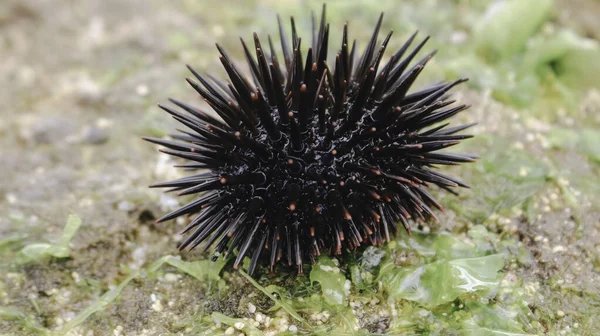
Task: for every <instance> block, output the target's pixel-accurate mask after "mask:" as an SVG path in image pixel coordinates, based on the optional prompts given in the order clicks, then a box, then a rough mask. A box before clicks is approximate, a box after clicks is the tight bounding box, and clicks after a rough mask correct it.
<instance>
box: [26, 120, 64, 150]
mask: <svg viewBox="0 0 600 336" xmlns="http://www.w3.org/2000/svg"><path fill="white" fill-rule="evenodd" d="M73 128H74V127H73V123H72V122H71V121H70V120H68V119H66V118H61V117H56V116H55V117H43V118H39V119H32V120H30V121H28V122H27V125H24V127H23V128H22V129H21V132H20V133H19V134H20V136H21V138H23V139H24V140H25V141H26V142H28V143H31V144H35V145H41V144H53V143H56V142H59V141H61V140H64V139H65V138H66V137H68V136H69V135H71V134H72V133H73Z"/></svg>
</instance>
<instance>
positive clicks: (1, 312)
mask: <svg viewBox="0 0 600 336" xmlns="http://www.w3.org/2000/svg"><path fill="white" fill-rule="evenodd" d="M0 318H1V319H3V320H6V321H19V322H20V323H21V325H23V327H24V328H25V329H27V330H29V331H30V332H33V333H36V334H38V335H49V334H50V331H49V330H48V329H46V328H44V327H42V326H41V325H39V324H38V323H37V322H36V321H34V320H33V319H31V318H29V317H28V316H26V315H25V314H23V313H22V312H21V311H19V310H17V309H15V308H11V307H1V306H0Z"/></svg>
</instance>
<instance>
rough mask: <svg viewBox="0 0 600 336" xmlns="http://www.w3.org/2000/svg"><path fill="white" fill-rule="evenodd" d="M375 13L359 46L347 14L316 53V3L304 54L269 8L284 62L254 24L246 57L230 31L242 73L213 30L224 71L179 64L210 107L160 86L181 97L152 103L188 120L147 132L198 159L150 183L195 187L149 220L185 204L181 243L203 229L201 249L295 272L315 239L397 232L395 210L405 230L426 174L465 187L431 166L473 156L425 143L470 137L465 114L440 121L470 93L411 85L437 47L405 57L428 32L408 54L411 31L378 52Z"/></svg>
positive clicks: (337, 240) (375, 240)
mask: <svg viewBox="0 0 600 336" xmlns="http://www.w3.org/2000/svg"><path fill="white" fill-rule="evenodd" d="M382 18H383V14H382V15H381V16H380V17H379V21H378V22H377V25H376V27H375V31H374V32H373V36H372V37H371V39H370V41H369V43H368V44H367V46H366V48H365V51H364V52H363V54H362V55H361V56H360V57H359V58H357V57H356V54H357V52H356V50H357V47H356V43H355V42H353V43H352V47H351V48H349V44H348V29H347V26H346V25H345V26H344V30H343V38H342V42H341V49H340V50H339V52H338V54H337V55H336V56H335V63H334V64H333V67H330V66H329V64H328V63H327V62H326V60H327V49H328V46H329V24H327V23H326V22H325V8H323V14H322V17H321V21H320V25H319V27H316V25H315V24H314V22H315V20H314V15H313V33H312V45H311V46H310V47H309V48H308V51H307V53H306V55H305V57H303V55H302V51H301V50H302V48H301V46H302V40H301V39H300V38H299V37H298V35H297V32H296V28H295V25H294V19H293V18H292V19H291V25H292V43H291V44H292V46H291V48H290V44H289V42H288V40H287V39H286V37H285V33H284V29H283V27H282V25H281V20H279V32H280V34H281V47H282V49H283V60H284V65H285V66H281V65H280V63H279V61H278V58H277V55H276V53H275V51H274V47H273V43H272V41H271V38H270V37H269V39H268V42H269V48H268V49H269V52H267V50H266V49H265V48H263V46H262V45H261V42H260V40H259V38H258V36H257V35H256V34H254V45H255V51H256V58H254V57H253V56H252V54H251V53H250V50H249V48H248V46H247V45H246V44H245V43H244V41H243V40H242V46H243V48H244V52H245V55H246V59H247V61H248V65H249V68H250V72H251V74H252V79H251V80H250V79H248V78H246V77H245V76H244V75H243V73H242V70H240V68H238V67H237V66H236V65H235V64H234V62H233V60H232V58H231V57H230V56H228V55H227V54H226V53H225V51H224V50H223V48H222V47H221V46H219V45H218V44H217V49H218V50H219V53H220V54H221V56H220V60H221V63H223V67H224V68H225V71H227V74H228V76H229V79H228V80H229V83H225V82H222V81H220V80H218V79H216V78H213V77H211V76H209V78H206V77H204V76H203V75H201V74H200V73H198V72H196V71H195V70H194V69H192V68H191V67H189V66H188V68H189V70H190V71H191V72H192V73H193V75H194V77H196V79H197V81H196V80H194V79H189V78H188V79H187V81H188V83H189V84H190V85H191V86H192V87H193V88H194V89H195V90H196V91H197V92H198V93H199V94H200V95H201V96H202V97H203V98H204V101H206V102H207V103H208V105H210V107H211V108H212V109H213V110H214V111H215V112H216V114H217V115H218V117H217V116H214V115H212V114H211V113H207V112H204V111H202V110H199V109H197V108H195V107H192V106H190V105H188V104H185V103H183V102H180V101H177V100H175V99H171V100H170V101H171V102H172V103H173V104H174V105H176V106H177V107H178V108H179V109H175V108H172V107H168V106H164V105H159V106H160V108H162V109H163V110H165V111H166V112H168V113H169V114H171V115H172V116H173V118H175V119H176V120H177V121H179V122H180V123H182V124H183V125H185V126H186V127H188V128H189V130H187V131H184V130H180V132H181V134H178V135H173V136H172V137H173V138H174V139H175V140H178V141H171V140H162V139H154V138H145V139H146V140H148V141H151V142H153V143H156V144H159V145H162V146H164V147H166V149H164V150H162V152H164V153H166V154H169V155H173V156H176V157H179V158H183V159H186V160H188V161H191V163H187V164H184V165H181V166H179V167H184V168H186V169H187V170H199V171H200V172H199V173H198V174H194V175H190V176H187V177H184V178H181V179H178V180H174V181H170V182H164V183H158V184H154V185H152V186H151V187H166V188H170V189H169V191H179V195H192V194H197V195H199V197H198V198H197V199H196V200H194V201H193V202H191V203H189V204H187V205H185V206H183V207H182V208H180V209H178V210H176V211H173V212H171V213H169V214H167V215H166V216H164V217H162V218H160V219H159V220H158V222H162V221H166V220H170V219H173V218H176V217H178V216H182V215H191V214H195V215H196V217H195V218H194V219H193V220H192V221H191V223H189V225H188V226H187V227H186V228H185V229H184V230H183V233H185V232H188V231H190V230H193V233H192V234H191V235H190V236H189V237H188V238H187V239H186V240H185V241H184V242H183V243H182V244H181V246H180V248H181V249H184V248H189V249H193V248H194V247H196V246H197V245H198V244H200V243H201V242H205V248H208V247H210V246H214V251H215V254H214V256H213V260H216V259H217V257H218V256H219V255H222V254H224V256H223V257H224V258H228V257H230V255H231V254H232V253H233V252H234V250H237V256H236V257H235V261H234V264H233V266H234V268H237V267H238V266H239V264H240V262H241V261H242V260H243V258H244V257H245V256H246V255H248V256H251V261H250V267H249V270H248V271H249V273H253V271H254V270H255V268H256V266H257V264H258V263H259V262H260V261H264V263H265V264H268V265H269V266H270V269H271V271H273V268H274V266H275V264H276V263H277V262H278V261H280V260H281V261H283V262H284V264H287V265H289V266H292V265H296V266H297V267H298V272H299V273H301V272H302V265H303V263H305V262H311V263H314V261H315V257H316V256H318V255H319V254H321V253H328V254H341V253H342V250H355V249H356V248H358V247H359V246H361V245H362V244H367V243H368V244H372V245H380V244H382V243H383V242H384V241H389V240H390V238H391V237H393V236H394V235H395V234H396V233H397V231H398V229H397V223H402V225H403V226H404V228H405V229H406V230H407V231H408V233H409V234H410V226H409V220H426V219H428V218H434V217H435V215H434V213H433V211H432V210H431V208H432V207H435V208H438V209H441V206H440V205H439V204H438V202H436V201H435V200H434V198H433V197H432V196H431V194H430V193H429V192H428V191H427V188H428V187H429V185H430V184H435V185H437V186H439V187H441V188H442V189H445V190H448V191H450V192H452V193H454V191H452V190H451V189H450V188H451V187H458V186H461V187H466V185H465V184H463V183H462V182H460V181H457V180H456V179H454V178H452V177H449V176H446V175H444V174H441V173H439V172H437V171H435V170H434V169H433V168H434V167H435V166H437V165H454V164H459V163H461V162H470V161H473V160H474V157H473V156H469V155H461V154H451V153H447V152H442V153H440V152H437V151H438V150H440V149H443V148H446V147H450V146H453V145H456V144H458V143H459V141H460V140H462V139H465V138H469V137H470V136H469V135H457V134H456V133H458V132H460V131H462V130H464V129H466V128H468V127H470V126H471V125H461V126H456V127H448V125H449V124H448V123H443V124H441V122H442V121H444V120H446V119H448V118H450V117H452V116H454V115H455V114H457V113H459V112H460V111H463V110H465V109H466V108H467V107H468V106H466V105H457V106H454V103H455V101H454V100H451V99H450V98H449V96H448V95H447V92H448V90H450V89H451V88H453V87H454V86H455V85H457V84H459V83H462V82H464V81H465V80H466V79H459V80H456V81H453V82H449V83H440V84H435V85H433V86H430V87H427V88H424V89H421V90H418V91H413V92H409V91H410V88H411V86H412V84H413V83H414V81H415V79H416V78H417V76H418V75H419V73H420V72H421V71H422V70H423V67H424V66H425V64H426V63H427V62H428V61H429V60H430V59H431V57H432V56H433V54H434V53H435V52H432V53H430V54H428V55H427V56H425V57H424V58H423V59H421V60H419V61H417V62H416V63H415V64H414V65H412V66H411V67H409V63H411V61H412V60H413V58H414V57H415V55H416V54H417V53H418V52H419V50H420V49H421V48H422V47H423V45H424V44H425V42H426V41H427V39H428V38H425V39H424V40H423V41H422V42H421V43H419V44H418V45H417V46H416V47H415V48H414V49H413V50H412V51H410V52H408V54H407V51H408V49H409V46H410V45H411V43H412V42H413V40H414V38H415V35H416V33H415V35H413V36H412V37H411V38H410V39H409V40H408V41H407V42H406V43H404V45H403V46H402V47H401V48H400V49H399V50H398V51H397V52H396V53H395V54H393V55H392V56H391V58H390V60H389V61H388V62H387V64H385V65H382V64H381V63H382V62H381V60H382V57H383V54H384V52H385V49H386V46H387V44H388V41H389V39H390V37H391V35H392V33H391V32H390V33H389V34H388V35H387V36H386V37H385V39H384V41H383V43H382V44H381V46H380V47H379V48H377V47H376V46H377V45H378V42H377V37H378V34H379V29H380V27H381V21H382ZM405 54H407V55H406V56H405Z"/></svg>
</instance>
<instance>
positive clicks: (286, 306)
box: [240, 270, 306, 323]
mask: <svg viewBox="0 0 600 336" xmlns="http://www.w3.org/2000/svg"><path fill="white" fill-rule="evenodd" d="M240 274H242V275H243V276H244V278H246V280H248V282H250V283H251V284H252V285H253V286H254V287H256V288H257V289H258V290H259V291H261V292H262V293H264V294H265V295H266V296H268V297H269V299H271V300H273V302H275V304H276V305H278V306H281V308H283V310H285V311H286V312H287V313H288V314H290V316H292V317H293V318H295V319H296V320H298V321H300V322H303V323H306V321H305V320H304V319H303V318H302V316H300V315H299V314H298V313H297V312H296V311H295V310H294V308H292V306H290V305H289V304H288V303H286V302H284V301H283V300H279V299H277V298H276V297H275V295H273V292H271V291H269V290H267V289H266V288H265V287H263V286H261V285H260V284H259V283H258V282H256V280H254V279H252V277H251V276H249V275H248V273H246V272H244V271H242V270H240Z"/></svg>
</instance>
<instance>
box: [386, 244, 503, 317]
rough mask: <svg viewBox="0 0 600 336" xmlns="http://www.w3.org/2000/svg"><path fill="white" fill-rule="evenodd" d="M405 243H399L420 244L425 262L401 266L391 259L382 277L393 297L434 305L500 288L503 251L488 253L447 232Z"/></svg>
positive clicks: (403, 245) (420, 250)
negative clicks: (484, 253) (483, 253)
mask: <svg viewBox="0 0 600 336" xmlns="http://www.w3.org/2000/svg"><path fill="white" fill-rule="evenodd" d="M404 242H405V243H406V244H398V246H399V247H401V248H402V247H413V248H415V247H416V248H415V250H416V251H417V252H418V253H419V254H420V255H421V256H422V257H423V258H424V260H425V264H423V265H419V266H413V267H405V266H397V265H396V264H395V261H394V260H393V259H391V258H388V260H386V261H385V262H384V263H383V265H382V267H381V271H380V273H379V277H378V279H379V280H381V281H382V283H383V287H384V289H385V291H386V292H387V293H388V294H389V295H390V296H391V297H393V298H395V299H404V300H409V301H415V302H418V303H419V304H421V305H423V306H424V307H428V308H432V307H436V306H439V305H442V304H445V303H448V302H452V301H454V300H455V299H456V298H457V297H460V296H462V295H465V294H474V293H476V294H477V295H478V296H480V297H486V296H489V295H490V294H494V293H495V291H496V290H497V289H498V286H499V283H500V280H501V277H500V274H499V273H498V272H499V271H500V270H502V268H503V267H504V255H503V254H501V253H497V254H491V255H485V256H484V255H482V254H481V252H480V251H478V249H477V248H475V246H473V245H469V244H465V243H464V242H460V241H458V240H457V239H455V238H453V237H451V236H449V235H444V234H441V235H430V236H423V235H420V234H416V235H415V237H414V239H412V240H406V241H404ZM392 253H393V251H392Z"/></svg>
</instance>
